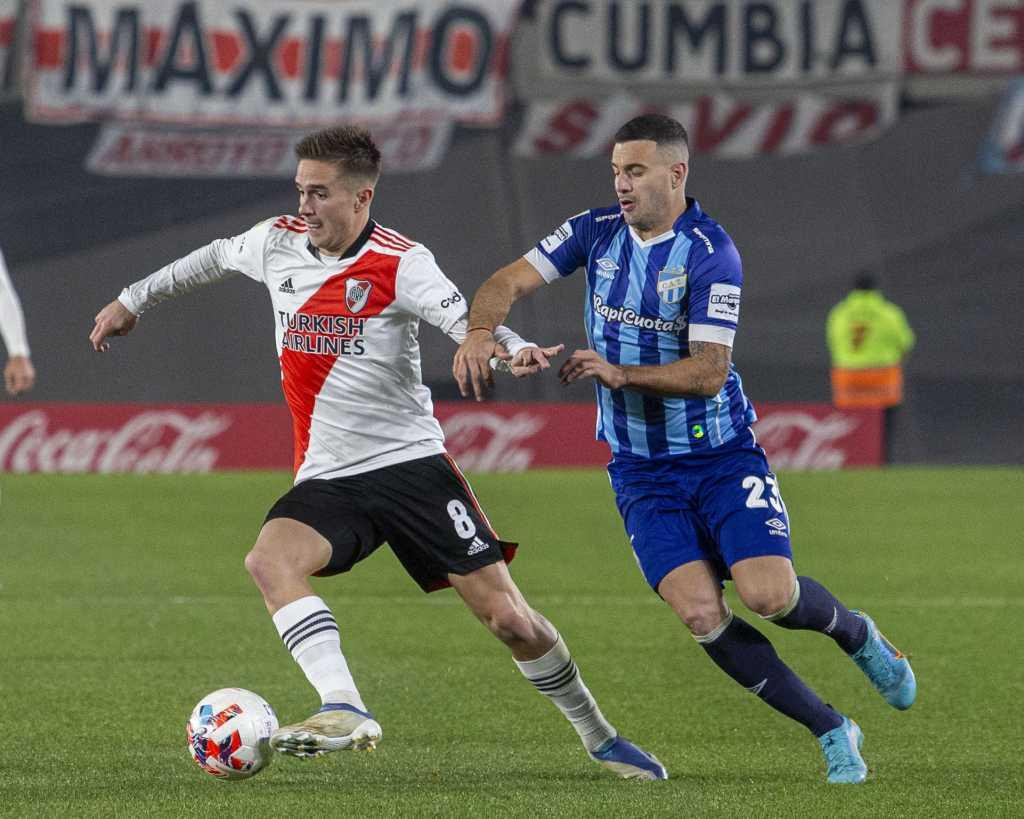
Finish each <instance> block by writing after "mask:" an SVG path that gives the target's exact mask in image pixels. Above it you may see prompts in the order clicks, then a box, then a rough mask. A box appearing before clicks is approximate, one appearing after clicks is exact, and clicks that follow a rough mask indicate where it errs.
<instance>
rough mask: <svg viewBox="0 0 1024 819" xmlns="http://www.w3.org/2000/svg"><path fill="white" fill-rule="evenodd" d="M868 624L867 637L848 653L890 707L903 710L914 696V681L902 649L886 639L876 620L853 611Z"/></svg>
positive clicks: (909, 704)
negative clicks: (861, 643) (854, 650)
mask: <svg viewBox="0 0 1024 819" xmlns="http://www.w3.org/2000/svg"><path fill="white" fill-rule="evenodd" d="M851 613H852V614H856V615H857V616H858V617H862V618H863V619H864V621H865V622H866V623H867V624H868V638H867V640H865V641H864V645H862V646H861V647H860V648H859V649H857V651H856V652H854V653H853V654H852V655H850V656H851V657H852V658H853V661H854V662H855V663H856V664H857V667H858V668H860V670H861V671H863V672H864V673H865V674H866V675H867V677H868V679H869V680H871V684H872V685H873V686H874V687H875V690H876V691H878V693H879V694H881V695H882V696H883V697H885V701H886V702H887V703H889V705H891V706H892V707H893V708H898V709H899V710H900V711H906V710H907V709H908V708H909V707H910V706H911V705H913V704H914V698H915V697H916V696H917V680H916V679H915V678H914V671H913V669H911V667H910V661H909V660H908V659H907V658H906V657H905V656H903V652H902V651H900V650H899V649H898V648H896V646H894V645H893V644H892V643H890V642H889V641H888V640H886V639H885V636H884V635H883V634H882V632H880V631H879V630H878V626H876V625H875V621H874V620H872V619H871V618H870V617H868V616H867V615H866V614H865V613H864V612H862V611H853V612H851Z"/></svg>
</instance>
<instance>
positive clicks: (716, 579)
mask: <svg viewBox="0 0 1024 819" xmlns="http://www.w3.org/2000/svg"><path fill="white" fill-rule="evenodd" d="M658 594H660V595H661V596H662V598H664V600H665V602H666V603H668V604H669V606H671V607H672V610H673V611H674V612H675V613H676V614H678V615H679V618H680V619H681V620H682V621H683V622H684V623H685V624H686V626H687V628H689V629H690V631H692V632H693V633H694V634H696V635H703V634H709V633H710V632H711V631H713V630H714V629H715V628H717V627H718V626H719V625H720V624H721V623H722V622H723V621H724V620H725V618H726V617H727V616H728V614H729V609H728V607H727V606H726V604H725V600H724V599H723V597H722V578H721V576H720V574H719V570H718V569H717V568H716V567H715V564H714V563H712V562H711V561H709V560H693V561H690V562H689V563H684V564H683V565H682V566H677V567H676V568H674V569H673V570H672V571H670V572H669V573H668V574H666V575H665V577H664V578H663V579H662V581H661V582H660V583H659V584H658Z"/></svg>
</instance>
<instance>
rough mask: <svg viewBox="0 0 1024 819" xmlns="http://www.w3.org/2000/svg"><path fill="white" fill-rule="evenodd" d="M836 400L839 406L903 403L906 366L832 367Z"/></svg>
mask: <svg viewBox="0 0 1024 819" xmlns="http://www.w3.org/2000/svg"><path fill="white" fill-rule="evenodd" d="M832 403H833V404H835V405H836V406H837V407H839V409H860V408H863V407H881V408H884V407H895V406H897V405H898V404H902V403H903V368H902V367H901V366H900V365H899V364H895V365H893V366H891V367H867V368H864V369H858V370H850V369H845V368H843V367H833V368H832Z"/></svg>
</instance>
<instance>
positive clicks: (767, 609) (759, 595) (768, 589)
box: [737, 586, 793, 617]
mask: <svg viewBox="0 0 1024 819" xmlns="http://www.w3.org/2000/svg"><path fill="white" fill-rule="evenodd" d="M737 591H738V592H739V595H740V600H742V601H743V605H744V606H746V607H747V608H748V609H750V610H751V611H752V612H754V613H755V614H757V615H760V616H761V617H771V616H772V615H773V614H778V613H779V612H780V611H782V610H783V609H785V608H786V606H788V605H789V602H790V599H791V598H792V596H793V589H792V588H783V587H776V586H759V587H757V588H754V589H743V588H739V589H737Z"/></svg>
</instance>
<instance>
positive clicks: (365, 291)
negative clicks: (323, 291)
mask: <svg viewBox="0 0 1024 819" xmlns="http://www.w3.org/2000/svg"><path fill="white" fill-rule="evenodd" d="M372 289H373V283H372V282H368V281H365V280H363V279H349V280H348V281H347V282H345V304H346V305H347V306H348V309H349V312H350V313H358V312H359V311H360V310H362V309H363V308H364V307H366V300H367V299H368V298H370V290H372Z"/></svg>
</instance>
